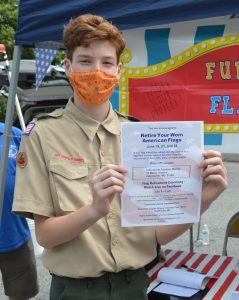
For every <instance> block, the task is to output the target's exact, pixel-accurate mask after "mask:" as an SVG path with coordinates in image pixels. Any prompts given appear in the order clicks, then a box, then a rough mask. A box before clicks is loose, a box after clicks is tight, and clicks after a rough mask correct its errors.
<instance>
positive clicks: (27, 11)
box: [0, 0, 239, 220]
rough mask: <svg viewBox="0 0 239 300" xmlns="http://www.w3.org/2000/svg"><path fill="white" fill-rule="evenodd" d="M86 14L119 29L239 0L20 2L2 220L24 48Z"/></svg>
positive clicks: (232, 11) (236, 9) (53, 37)
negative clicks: (102, 19)
mask: <svg viewBox="0 0 239 300" xmlns="http://www.w3.org/2000/svg"><path fill="white" fill-rule="evenodd" d="M84 13H92V14H97V15H102V16H104V17H105V18H106V19H108V20H110V21H112V23H113V24H114V25H116V26H118V27H119V28H120V30H127V29H133V28H138V27H146V26H152V25H155V24H157V25H159V24H166V23H173V22H179V21H187V20H193V19H199V18H209V17H216V16H223V15H236V14H238V13H239V3H238V0H227V1H221V0H197V1H194V0H157V1H156V0H147V1H140V0H132V1H128V0H121V1H112V0H80V1H79V0H68V1H67V2H66V1H57V2H56V1H54V0H41V1H39V0H22V1H21V0H20V3H19V18H18V26H17V31H16V35H15V48H14V56H13V64H12V77H11V82H10V91H9V98H8V105H7V113H6V119H5V132H4V134H5V137H4V143H3V148H2V160H1V169H0V220H1V211H2V201H3V200H2V199H3V194H4V186H5V174H6V165H7V157H8V150H9V137H10V134H11V126H12V121H13V112H14V101H15V95H16V88H17V82H18V73H19V65H20V59H21V47H35V46H36V45H37V44H38V43H42V42H49V41H54V42H59V43H61V40H62V30H63V26H64V24H66V23H67V22H68V20H69V19H70V18H72V17H75V16H78V15H80V14H84Z"/></svg>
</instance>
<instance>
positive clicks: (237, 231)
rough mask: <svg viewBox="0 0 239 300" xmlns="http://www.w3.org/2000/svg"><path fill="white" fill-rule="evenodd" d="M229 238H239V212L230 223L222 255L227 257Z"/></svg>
mask: <svg viewBox="0 0 239 300" xmlns="http://www.w3.org/2000/svg"><path fill="white" fill-rule="evenodd" d="M229 237H233V238H239V212H237V213H235V214H234V215H233V216H232V217H231V218H230V220H229V221H228V224H227V228H226V234H225V238H224V244H223V250H222V255H227V242H228V238H229Z"/></svg>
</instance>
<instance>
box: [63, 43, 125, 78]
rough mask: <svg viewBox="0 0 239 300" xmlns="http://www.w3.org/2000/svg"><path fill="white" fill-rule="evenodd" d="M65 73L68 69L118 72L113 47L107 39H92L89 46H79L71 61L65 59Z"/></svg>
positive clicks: (118, 66)
mask: <svg viewBox="0 0 239 300" xmlns="http://www.w3.org/2000/svg"><path fill="white" fill-rule="evenodd" d="M65 68H66V73H67V74H68V73H69V71H80V72H89V71H95V70H101V71H104V72H107V73H110V74H116V73H119V72H120V69H121V64H117V55H116V49H115V47H114V46H113V45H112V44H111V43H110V42H109V41H107V40H95V41H92V42H91V44H90V45H89V47H87V48H86V47H83V46H79V47H77V48H76V49H75V51H74V52H73V55H72V61H71V62H70V60H69V59H66V60H65Z"/></svg>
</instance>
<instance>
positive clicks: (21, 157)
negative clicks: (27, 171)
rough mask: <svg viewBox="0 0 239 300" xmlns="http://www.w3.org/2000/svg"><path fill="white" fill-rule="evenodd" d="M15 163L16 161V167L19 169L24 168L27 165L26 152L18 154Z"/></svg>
mask: <svg viewBox="0 0 239 300" xmlns="http://www.w3.org/2000/svg"><path fill="white" fill-rule="evenodd" d="M16 161H17V165H18V166H19V167H20V168H24V167H25V166H26V165H27V154H26V152H19V153H18V154H17V159H16Z"/></svg>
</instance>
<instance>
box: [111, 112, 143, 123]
mask: <svg viewBox="0 0 239 300" xmlns="http://www.w3.org/2000/svg"><path fill="white" fill-rule="evenodd" d="M115 112H116V113H117V115H119V116H121V117H123V118H125V119H127V120H129V121H131V122H140V120H139V119H137V118H135V117H134V116H130V115H123V114H121V113H120V112H118V111H117V110H115Z"/></svg>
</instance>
